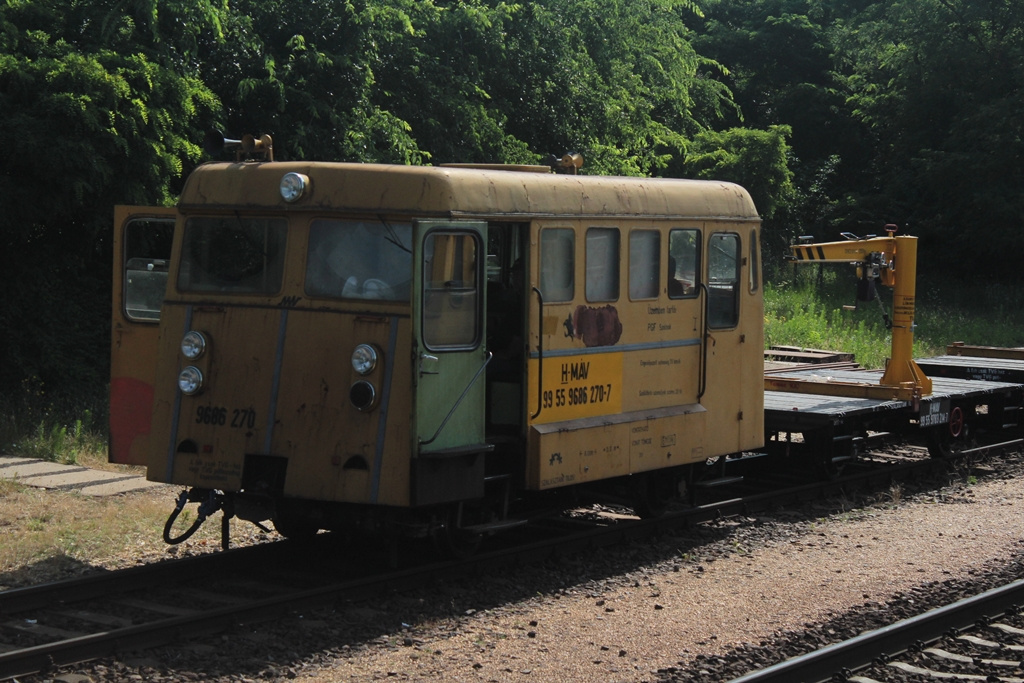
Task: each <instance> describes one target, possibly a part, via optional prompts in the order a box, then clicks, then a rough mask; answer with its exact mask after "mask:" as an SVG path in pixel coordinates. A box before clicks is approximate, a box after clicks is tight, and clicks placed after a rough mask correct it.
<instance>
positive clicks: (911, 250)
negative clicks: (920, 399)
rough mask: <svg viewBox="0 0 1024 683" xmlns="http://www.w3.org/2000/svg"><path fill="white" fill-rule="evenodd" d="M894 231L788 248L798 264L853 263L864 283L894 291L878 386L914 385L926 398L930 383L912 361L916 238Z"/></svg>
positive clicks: (929, 391)
mask: <svg viewBox="0 0 1024 683" xmlns="http://www.w3.org/2000/svg"><path fill="white" fill-rule="evenodd" d="M886 229H887V230H888V229H889V227H888V226H887V227H886ZM893 232H894V230H891V231H890V234H889V236H888V237H870V238H867V239H850V240H846V241H843V242H822V243H820V244H795V245H793V246H792V247H790V248H791V250H792V252H793V255H792V258H793V259H794V260H795V261H797V262H798V263H815V262H817V263H853V264H856V265H857V271H858V275H860V277H861V279H862V280H864V281H865V282H867V281H868V280H870V279H877V280H878V281H880V282H881V283H882V284H884V285H886V286H888V287H892V288H893V316H892V353H891V355H890V357H889V359H888V360H887V361H886V364H885V373H884V374H883V375H882V380H881V382H880V384H882V385H883V386H891V387H898V386H904V385H905V384H906V383H907V382H913V384H914V387H915V388H917V389H919V390H920V392H921V395H922V396H927V395H929V394H931V393H932V381H931V379H930V378H929V377H928V376H927V375H925V374H924V371H922V370H921V368H920V367H918V365H917V363H915V362H914V358H913V347H914V294H915V285H916V280H917V238H916V237H910V236H896V235H894V234H892V233H893Z"/></svg>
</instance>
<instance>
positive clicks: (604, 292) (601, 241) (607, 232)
mask: <svg viewBox="0 0 1024 683" xmlns="http://www.w3.org/2000/svg"><path fill="white" fill-rule="evenodd" d="M618 299H619V229H618V228H590V229H589V230H587V301H618Z"/></svg>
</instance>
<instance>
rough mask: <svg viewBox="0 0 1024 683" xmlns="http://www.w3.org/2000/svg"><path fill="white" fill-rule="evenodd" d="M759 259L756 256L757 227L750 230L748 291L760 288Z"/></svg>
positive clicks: (751, 291)
mask: <svg viewBox="0 0 1024 683" xmlns="http://www.w3.org/2000/svg"><path fill="white" fill-rule="evenodd" d="M760 269H761V261H760V259H758V257H757V229H756V228H755V229H753V230H751V231H750V293H751V294H753V293H754V292H756V291H757V290H758V289H760V288H761V270H760Z"/></svg>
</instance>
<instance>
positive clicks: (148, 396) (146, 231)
mask: <svg viewBox="0 0 1024 683" xmlns="http://www.w3.org/2000/svg"><path fill="white" fill-rule="evenodd" d="M176 217H177V209H175V208H173V207H150V206H147V207H143V206H117V207H115V208H114V259H113V261H114V272H113V286H112V296H113V301H112V304H113V305H112V319H111V342H110V443H109V450H108V455H107V458H108V460H109V461H110V462H116V463H122V464H127V465H144V464H146V448H147V445H148V440H149V433H150V426H151V424H152V412H153V382H154V380H155V379H156V358H157V341H158V338H159V334H160V325H159V323H160V307H161V305H162V304H163V300H164V293H165V291H166V289H167V273H168V265H169V262H170V258H171V242H172V241H173V239H174V223H175V220H176Z"/></svg>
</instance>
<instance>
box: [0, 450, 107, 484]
mask: <svg viewBox="0 0 1024 683" xmlns="http://www.w3.org/2000/svg"><path fill="white" fill-rule="evenodd" d="M83 471H89V469H88V468H87V467H82V466H80V465H63V464H61V463H59V462H49V461H48V460H36V459H35V458H18V457H15V456H11V455H5V456H3V457H0V477H2V478H4V479H23V478H25V477H35V476H38V475H41V474H43V475H47V474H63V473H65V472H83Z"/></svg>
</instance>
